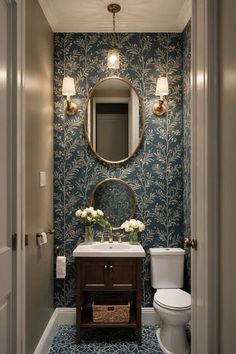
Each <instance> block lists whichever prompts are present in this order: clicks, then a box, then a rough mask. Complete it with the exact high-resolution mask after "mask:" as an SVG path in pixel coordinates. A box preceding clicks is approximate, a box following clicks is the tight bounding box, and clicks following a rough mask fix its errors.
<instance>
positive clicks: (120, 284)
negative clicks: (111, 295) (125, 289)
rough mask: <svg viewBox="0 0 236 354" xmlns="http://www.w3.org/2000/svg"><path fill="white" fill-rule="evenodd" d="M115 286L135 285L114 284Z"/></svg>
mask: <svg viewBox="0 0 236 354" xmlns="http://www.w3.org/2000/svg"><path fill="white" fill-rule="evenodd" d="M113 286H133V284H113Z"/></svg>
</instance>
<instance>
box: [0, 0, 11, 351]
mask: <svg viewBox="0 0 236 354" xmlns="http://www.w3.org/2000/svg"><path fill="white" fill-rule="evenodd" d="M8 15H9V14H8V5H7V2H6V1H5V0H0V346H1V349H0V352H1V354H10V353H11V327H12V326H11V300H12V250H11V247H10V243H11V240H10V232H11V226H10V204H9V203H10V201H11V197H10V193H11V191H10V179H9V176H8V173H9V168H10V161H11V160H10V156H9V155H11V152H10V151H11V150H9V149H8V147H10V141H9V140H10V129H9V128H10V122H11V113H10V114H9V112H11V109H10V102H9V100H10V97H11V89H10V86H9V85H10V79H11V77H10V70H11V65H10V60H9V59H10V58H9V57H8V56H9V53H10V52H9V48H8V45H9V43H10V41H9V38H8V34H9V31H8V28H10V27H8V26H9V25H10V23H8V19H9V21H10V18H9V16H8Z"/></svg>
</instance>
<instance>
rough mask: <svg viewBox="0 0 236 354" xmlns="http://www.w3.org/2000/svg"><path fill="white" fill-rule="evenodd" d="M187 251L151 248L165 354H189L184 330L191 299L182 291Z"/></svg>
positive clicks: (158, 332)
mask: <svg viewBox="0 0 236 354" xmlns="http://www.w3.org/2000/svg"><path fill="white" fill-rule="evenodd" d="M184 253H185V252H184V250H183V249H181V248H150V255H151V284H152V287H153V288H154V289H157V290H156V293H155V295H154V299H153V307H154V308H155V310H156V312H157V314H158V315H159V317H160V320H161V325H160V328H159V329H158V330H157V333H156V334H157V339H158V342H159V345H160V347H161V349H162V350H163V352H164V353H165V354H189V344H188V341H187V337H186V333H185V327H184V325H185V324H187V323H188V322H189V320H190V317H191V296H190V294H188V293H187V292H185V291H183V290H181V289H180V288H182V287H183V276H184Z"/></svg>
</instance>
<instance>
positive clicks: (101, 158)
mask: <svg viewBox="0 0 236 354" xmlns="http://www.w3.org/2000/svg"><path fill="white" fill-rule="evenodd" d="M111 79H117V80H121V81H123V82H125V83H126V84H128V85H129V86H130V87H131V88H132V89H133V90H134V92H135V93H136V95H137V97H138V99H139V104H140V106H141V113H142V122H143V127H142V131H141V136H140V139H139V142H138V144H137V146H136V148H135V149H134V151H133V152H132V153H131V154H130V155H129V156H127V157H126V158H125V159H122V160H118V161H111V160H107V159H104V158H103V157H102V156H100V155H98V154H97V152H96V151H95V150H94V148H93V147H92V144H91V142H90V139H89V137H88V129H87V114H88V102H89V100H90V99H91V97H92V95H93V92H94V91H95V90H96V88H97V86H98V85H100V84H101V83H102V82H103V81H107V80H111ZM145 125H146V115H145V109H144V104H143V100H142V98H141V96H140V95H139V93H138V91H137V89H136V88H135V87H134V86H133V85H132V84H131V83H130V82H129V81H128V80H127V79H124V78H122V77H119V76H108V77H105V78H103V79H101V80H99V81H98V82H97V83H96V84H95V85H94V86H93V88H92V89H91V90H90V91H89V93H88V97H87V98H86V101H85V110H84V134H85V138H86V141H87V143H88V145H89V147H90V149H91V150H92V153H93V154H94V155H95V157H96V158H97V159H98V160H100V161H103V162H106V163H107V164H120V163H122V162H125V161H128V160H129V159H131V157H133V156H134V154H135V153H136V151H137V150H138V148H139V147H140V145H141V143H142V141H143V137H144V132H145Z"/></svg>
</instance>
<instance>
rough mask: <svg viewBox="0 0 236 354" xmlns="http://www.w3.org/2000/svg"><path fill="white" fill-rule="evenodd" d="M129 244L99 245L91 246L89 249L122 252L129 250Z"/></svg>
mask: <svg viewBox="0 0 236 354" xmlns="http://www.w3.org/2000/svg"><path fill="white" fill-rule="evenodd" d="M130 246H131V245H130V244H127V243H114V242H113V243H99V244H92V245H91V248H92V249H93V250H98V251H112V252H113V251H124V250H128V249H130Z"/></svg>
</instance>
